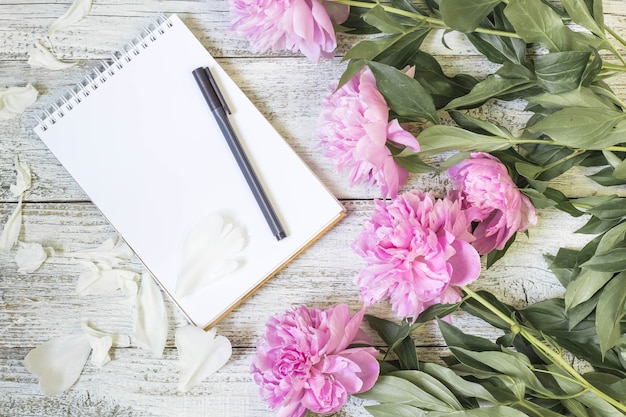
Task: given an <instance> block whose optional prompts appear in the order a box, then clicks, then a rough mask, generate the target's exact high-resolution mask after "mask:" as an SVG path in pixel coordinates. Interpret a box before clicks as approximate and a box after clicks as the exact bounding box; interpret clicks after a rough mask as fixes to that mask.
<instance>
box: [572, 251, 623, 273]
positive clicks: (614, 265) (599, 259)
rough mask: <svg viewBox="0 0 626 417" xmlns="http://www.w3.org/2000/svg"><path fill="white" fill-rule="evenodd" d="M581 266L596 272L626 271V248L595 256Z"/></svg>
mask: <svg viewBox="0 0 626 417" xmlns="http://www.w3.org/2000/svg"><path fill="white" fill-rule="evenodd" d="M581 266H582V267H584V268H588V269H589V270H591V271H597V272H611V273H614V272H621V271H624V270H626V248H617V249H613V250H610V251H609V252H606V253H603V254H601V255H595V256H594V257H593V258H591V259H589V260H588V261H587V262H585V263H584V264H582V265H581Z"/></svg>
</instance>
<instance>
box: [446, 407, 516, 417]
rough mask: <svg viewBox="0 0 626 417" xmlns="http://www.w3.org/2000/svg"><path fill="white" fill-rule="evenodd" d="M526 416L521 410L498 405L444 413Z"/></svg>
mask: <svg viewBox="0 0 626 417" xmlns="http://www.w3.org/2000/svg"><path fill="white" fill-rule="evenodd" d="M504 416H506V417H527V415H526V414H524V413H522V412H521V411H517V410H516V409H514V408H511V407H508V406H505V405H498V406H495V407H481V408H476V409H473V410H465V411H455V412H454V413H450V414H446V417H504Z"/></svg>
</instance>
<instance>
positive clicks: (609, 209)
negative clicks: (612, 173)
mask: <svg viewBox="0 0 626 417" xmlns="http://www.w3.org/2000/svg"><path fill="white" fill-rule="evenodd" d="M589 213H591V214H593V215H594V216H596V217H599V218H600V219H621V218H623V217H624V216H626V198H615V199H612V200H610V201H607V202H606V203H603V204H600V205H598V206H596V207H593V208H591V209H589Z"/></svg>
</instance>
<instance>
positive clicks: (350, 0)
mask: <svg viewBox="0 0 626 417" xmlns="http://www.w3.org/2000/svg"><path fill="white" fill-rule="evenodd" d="M333 3H337V4H343V5H346V6H354V7H361V8H364V9H373V8H374V7H378V6H380V7H382V8H383V10H385V11H386V12H389V13H393V14H396V15H398V16H404V17H408V18H411V19H413V20H417V21H418V22H424V23H428V24H430V25H433V26H436V27H438V28H443V29H452V28H451V27H449V26H448V25H446V23H445V22H444V21H443V20H441V19H437V18H434V17H429V16H424V15H421V14H419V13H413V12H409V11H407V10H402V9H398V8H396V7H392V6H387V5H384V4H379V3H368V2H364V1H358V0H333ZM474 32H478V33H485V34H488V35H495V36H504V37H508V38H518V39H521V36H519V35H518V34H517V33H514V32H507V31H502V30H493V29H485V28H476V29H474Z"/></svg>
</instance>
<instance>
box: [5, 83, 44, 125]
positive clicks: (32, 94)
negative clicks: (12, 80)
mask: <svg viewBox="0 0 626 417" xmlns="http://www.w3.org/2000/svg"><path fill="white" fill-rule="evenodd" d="M38 94H39V93H38V92H37V90H35V88H34V87H33V86H32V85H30V84H27V85H26V87H9V88H4V87H0V120H9V119H13V118H14V117H16V116H17V115H19V114H21V113H22V112H23V111H24V110H26V108H28V106H30V105H31V104H33V103H34V102H35V101H36V100H37V95H38Z"/></svg>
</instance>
